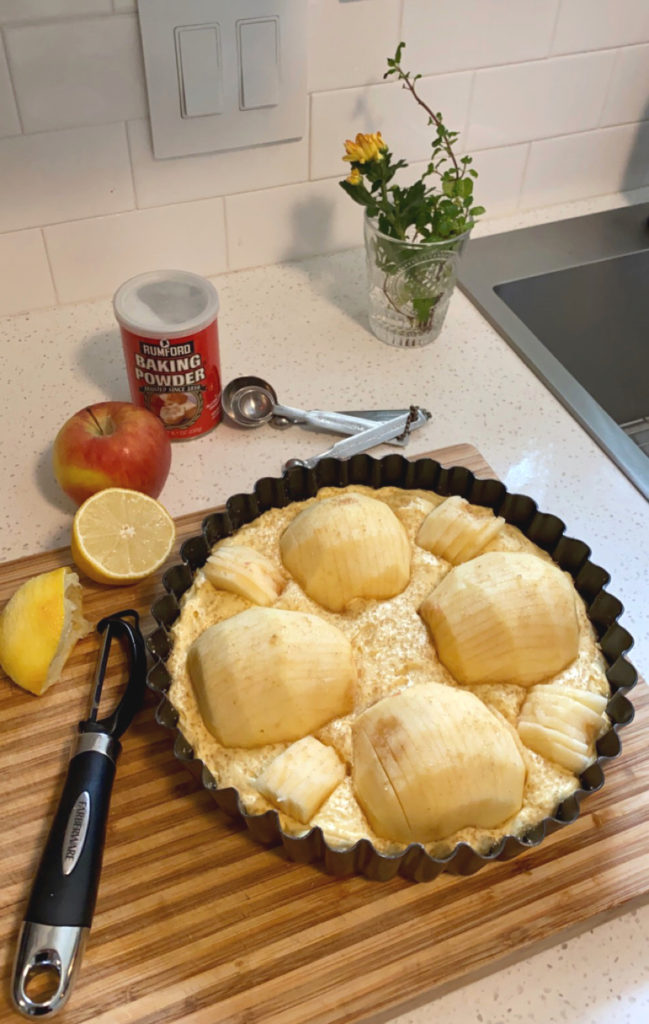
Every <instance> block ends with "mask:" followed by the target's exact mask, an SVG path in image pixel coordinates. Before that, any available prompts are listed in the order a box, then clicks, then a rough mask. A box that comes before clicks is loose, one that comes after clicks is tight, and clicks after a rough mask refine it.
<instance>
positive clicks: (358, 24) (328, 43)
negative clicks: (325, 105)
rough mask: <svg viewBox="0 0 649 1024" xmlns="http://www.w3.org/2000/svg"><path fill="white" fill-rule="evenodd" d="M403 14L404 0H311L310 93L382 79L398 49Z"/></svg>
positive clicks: (308, 74)
mask: <svg viewBox="0 0 649 1024" xmlns="http://www.w3.org/2000/svg"><path fill="white" fill-rule="evenodd" d="M302 2H304V0H302ZM400 13H401V0H352V2H349V3H341V2H340V0H309V19H308V25H309V38H308V44H307V88H308V90H309V92H322V91H324V90H326V89H343V88H345V87H346V86H353V85H365V84H368V83H371V82H380V81H381V79H382V77H383V72H384V71H385V70H386V67H385V60H386V58H387V57H391V56H392V55H393V54H394V51H395V49H396V45H397V42H398V38H399V18H400ZM377 57H378V60H377Z"/></svg>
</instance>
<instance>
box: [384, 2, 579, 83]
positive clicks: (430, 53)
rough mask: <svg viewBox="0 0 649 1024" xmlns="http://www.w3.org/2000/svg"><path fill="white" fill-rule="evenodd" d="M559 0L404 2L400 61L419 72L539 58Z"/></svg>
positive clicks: (546, 44)
mask: <svg viewBox="0 0 649 1024" xmlns="http://www.w3.org/2000/svg"><path fill="white" fill-rule="evenodd" d="M558 7H559V0H481V2H476V0H435V2H434V3H433V2H431V0H404V6H403V32H402V35H401V38H402V39H404V40H406V41H407V42H406V49H405V51H404V54H403V65H404V67H405V68H406V69H407V70H411V71H418V72H420V73H421V74H423V75H433V74H439V73H440V72H441V71H459V70H461V69H464V68H480V67H489V66H492V65H496V64H509V63H514V62H518V61H524V60H534V59H535V58H537V57H545V56H546V54H547V53H548V52H549V50H550V43H551V41H552V33H553V30H554V23H555V20H556V16H557V10H558Z"/></svg>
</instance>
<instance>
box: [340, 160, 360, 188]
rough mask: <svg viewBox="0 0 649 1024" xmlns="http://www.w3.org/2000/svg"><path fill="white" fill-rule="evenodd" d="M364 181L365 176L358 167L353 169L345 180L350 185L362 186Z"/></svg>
mask: <svg viewBox="0 0 649 1024" xmlns="http://www.w3.org/2000/svg"><path fill="white" fill-rule="evenodd" d="M343 159H344V158H343ZM362 180H363V175H362V174H361V172H360V171H359V169H358V167H352V169H351V171H350V172H349V174H348V175H347V177H346V178H345V181H348V182H349V184H350V185H360V183H361V181H362Z"/></svg>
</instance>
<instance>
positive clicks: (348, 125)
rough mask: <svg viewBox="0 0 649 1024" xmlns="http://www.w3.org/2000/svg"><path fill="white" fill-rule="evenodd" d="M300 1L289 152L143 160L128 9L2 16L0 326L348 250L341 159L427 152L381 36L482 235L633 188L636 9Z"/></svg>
mask: <svg viewBox="0 0 649 1024" xmlns="http://www.w3.org/2000/svg"><path fill="white" fill-rule="evenodd" d="M303 2H304V3H305V4H308V35H307V38H306V40H305V44H304V45H305V48H306V52H307V66H308V74H307V85H308V88H307V91H308V96H307V97H306V98H305V102H306V103H307V108H308V116H307V131H306V132H305V135H304V137H303V138H302V139H299V140H298V141H293V142H282V143H278V144H274V145H270V146H259V147H252V148H250V149H241V150H231V151H222V152H218V153H213V154H204V155H200V156H193V157H184V158H180V159H176V160H154V159H153V156H152V152H151V143H150V137H149V127H148V112H147V104H146V92H145V88H144V76H143V68H142V58H141V47H140V40H139V30H138V22H137V3H136V0H0V182H1V183H2V187H1V188H0V259H1V260H2V262H3V264H7V262H8V264H9V267H10V269H9V272H8V273H7V274H6V275H5V278H4V279H3V280H2V281H1V282H0V315H2V314H3V313H13V312H15V311H16V310H17V309H23V308H25V305H24V304H25V302H27V303H30V304H31V305H32V307H33V308H36V307H38V306H42V305H43V304H45V305H46V304H49V303H50V302H51V301H57V302H74V301H77V300H81V299H87V298H93V297H96V296H99V295H109V294H111V292H112V290H113V289H114V287H115V286H116V285H117V284H119V282H120V281H121V280H123V279H124V278H125V277H128V276H130V275H131V274H133V273H137V272H138V271H140V270H144V269H147V268H148V267H151V266H160V265H161V264H162V263H163V262H166V263H168V264H175V265H178V266H186V267H188V268H190V269H194V270H197V271H198V272H199V273H218V272H220V271H222V270H224V269H226V268H227V267H230V268H232V269H238V268H242V267H249V266H258V265H261V264H264V263H274V262H277V261H281V260H286V259H295V258H300V257H302V256H308V255H312V254H314V253H320V252H329V251H334V250H336V249H344V248H347V247H349V246H354V245H360V244H361V242H362V233H361V221H362V215H361V210H360V208H359V207H357V206H355V204H354V203H353V202H352V201H351V200H350V199H349V198H348V197H347V196H346V195H345V194H344V193H343V192H342V190H341V189H340V187H339V184H338V182H339V181H340V180H341V179H342V178H343V177H344V176H345V175H346V173H347V168H348V165H347V164H345V163H343V161H342V155H343V152H344V149H343V145H344V140H345V139H346V138H352V137H353V136H354V135H355V134H356V133H357V132H359V131H377V130H380V131H381V132H382V133H383V136H384V138H385V139H386V141H387V142H388V144H389V146H390V148H391V149H392V151H393V152H394V154H395V156H396V157H403V158H405V159H407V160H408V161H409V162H410V164H411V166H410V168H408V171H407V172H406V173H408V174H409V175H410V177H411V178H412V177H413V176H414V175H417V174H419V173H421V171H422V170H423V168H424V167H425V163H424V161H425V160H426V158H427V157H428V154H429V152H430V145H431V141H432V137H433V134H432V130H431V128H430V126H428V124H427V115H426V113H425V111H424V110H422V109H421V108H420V107H418V106H417V105H416V104H415V103H414V101H413V99H412V97H410V96H409V95H408V94H407V93H406V92H404V91H403V89H402V88H401V87H400V85H399V84H398V83H397V82H394V81H388V82H385V81H384V80H383V74H384V72H385V70H386V58H388V57H389V56H392V55H393V54H394V51H395V49H396V47H397V44H398V42H399V40H401V39H403V40H404V41H405V42H406V49H405V51H404V66H405V67H406V68H408V69H410V70H411V71H412V72H416V73H420V74H422V75H423V76H424V77H423V78H422V79H421V81H420V83H419V88H420V90H421V93H422V96H423V97H424V99H425V101H426V102H427V103H429V104H430V105H431V107H432V109H433V110H435V111H441V112H442V113H443V115H444V119H445V121H446V123H447V124H448V125H449V126H450V127H451V128H453V129H456V130H458V131H460V132H461V138H460V143H459V148H460V150H461V151H464V152H469V153H472V154H473V155H474V158H475V166H476V168H477V169H478V171H479V175H480V177H479V178H478V181H477V183H476V200H477V201H478V202H480V203H482V204H483V205H485V206H486V207H487V211H488V212H487V216H488V217H494V216H501V215H503V214H506V213H511V212H513V211H514V210H516V209H517V208H518V207H525V208H528V207H529V206H531V205H538V206H541V205H545V204H552V203H556V202H560V201H563V200H566V201H570V200H572V199H578V198H581V197H587V196H592V195H595V194H598V193H600V192H606V191H611V190H615V189H618V188H632V187H633V188H636V187H641V186H642V185H645V184H649V0H434V2H433V0H303ZM5 47H6V53H5V50H4V48H5ZM5 257H6V258H5ZM48 261H49V262H48ZM52 275H53V276H52ZM52 280H54V283H55V285H56V288H55V290H54V291H52V288H53V285H52ZM25 281H29V282H30V283H29V287H28V288H26V286H25V284H24V282H25Z"/></svg>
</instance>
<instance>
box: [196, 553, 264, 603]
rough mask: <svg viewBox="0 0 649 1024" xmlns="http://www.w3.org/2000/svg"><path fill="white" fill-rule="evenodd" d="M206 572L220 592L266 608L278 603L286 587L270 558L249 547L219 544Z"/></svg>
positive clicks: (207, 563)
mask: <svg viewBox="0 0 649 1024" xmlns="http://www.w3.org/2000/svg"><path fill="white" fill-rule="evenodd" d="M203 571H204V573H205V575H206V576H207V578H208V580H209V581H210V583H211V584H212V586H214V587H217V589H219V590H228V591H230V592H231V593H233V594H238V595H239V597H244V598H246V600H248V601H252V603H253V604H259V605H263V606H266V605H269V604H272V603H273V601H276V600H277V598H278V597H279V595H280V593H281V591H282V587H283V585H284V580H283V578H282V574H281V572H280V570H279V569H278V568H277V567H276V566H275V565H274V563H273V562H271V560H270V558H267V557H266V555H263V554H262V553H261V552H260V551H255V549H254V548H251V547H248V545H246V544H217V545H216V547H215V548H214V549H213V551H212V554H211V555H210V557H209V558H208V559H207V562H206V563H205V565H204V567H203Z"/></svg>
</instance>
